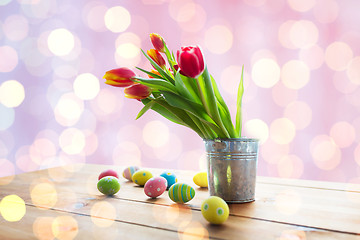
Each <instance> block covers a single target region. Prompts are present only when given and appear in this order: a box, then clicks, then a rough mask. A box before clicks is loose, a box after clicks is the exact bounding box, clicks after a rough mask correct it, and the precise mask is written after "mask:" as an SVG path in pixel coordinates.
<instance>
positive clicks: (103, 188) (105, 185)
mask: <svg viewBox="0 0 360 240" xmlns="http://www.w3.org/2000/svg"><path fill="white" fill-rule="evenodd" d="M97 188H98V190H99V191H100V192H101V193H103V194H105V195H114V194H115V193H117V192H118V191H119V190H120V183H119V179H117V178H116V177H113V176H107V177H103V178H101V179H100V180H99V181H98V184H97Z"/></svg>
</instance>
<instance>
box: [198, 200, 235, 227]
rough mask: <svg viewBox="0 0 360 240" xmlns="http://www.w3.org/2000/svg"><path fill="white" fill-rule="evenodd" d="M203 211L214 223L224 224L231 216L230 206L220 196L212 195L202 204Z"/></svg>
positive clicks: (207, 218)
mask: <svg viewBox="0 0 360 240" xmlns="http://www.w3.org/2000/svg"><path fill="white" fill-rule="evenodd" d="M201 213H202V215H203V216H204V218H205V219H206V220H207V221H208V222H210V223H212V224H222V223H223V222H225V221H226V220H227V219H228V217H229V206H228V205H227V203H226V202H225V201H224V200H223V199H222V198H220V197H217V196H211V197H209V198H207V199H206V200H204V201H203V203H202V204H201Z"/></svg>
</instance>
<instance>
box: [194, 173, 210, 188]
mask: <svg viewBox="0 0 360 240" xmlns="http://www.w3.org/2000/svg"><path fill="white" fill-rule="evenodd" d="M193 181H194V183H195V184H196V185H198V186H199V187H208V179H207V172H199V173H197V174H195V176H194V178H193Z"/></svg>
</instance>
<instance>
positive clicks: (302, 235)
mask: <svg viewBox="0 0 360 240" xmlns="http://www.w3.org/2000/svg"><path fill="white" fill-rule="evenodd" d="M108 168H112V169H114V170H117V171H118V172H122V169H123V168H122V167H120V166H104V165H74V166H67V167H58V168H53V169H48V170H41V171H37V172H33V173H24V174H20V175H17V176H15V177H12V179H11V181H10V180H9V179H6V178H3V179H0V198H3V197H4V196H6V195H10V194H17V195H18V196H20V197H21V198H22V199H23V200H24V201H25V203H26V206H27V213H26V215H25V216H24V218H23V219H22V220H21V221H19V222H15V223H9V222H6V221H5V220H3V219H2V221H1V227H0V236H4V235H2V232H3V231H2V230H4V233H6V231H10V232H9V233H11V232H13V233H16V234H15V236H17V235H19V234H20V235H21V234H22V233H23V234H24V235H23V236H24V237H25V238H27V237H28V235H29V234H30V235H31V233H29V231H30V230H29V226H32V225H33V224H34V221H36V219H37V218H38V217H42V216H43V215H42V213H46V214H49V216H52V217H53V218H54V216H55V215H56V214H59V213H62V214H67V215H71V216H72V217H73V218H75V219H76V221H77V222H78V223H81V224H85V225H86V224H87V225H86V226H87V227H86V229H90V230H91V229H97V230H96V232H97V233H98V232H102V231H104V232H108V231H110V232H111V231H115V230H113V229H115V228H116V229H118V228H126V229H128V228H129V229H132V228H134V229H139V230H135V232H137V231H140V229H141V231H142V232H149V233H150V232H151V236H154V238H146V239H158V238H156V236H158V237H161V236H163V235H164V236H165V235H166V236H168V237H169V238H165V239H173V238H175V239H177V238H180V239H187V238H189V237H195V238H205V239H206V238H210V239H212V238H214V239H287V238H289V237H287V238H286V236H296V237H298V239H329V238H332V239H359V238H360V237H359V236H358V235H357V234H360V229H359V227H358V226H359V223H360V212H359V209H360V193H358V192H357V191H353V190H356V186H355V188H353V189H352V190H351V191H348V190H347V189H346V188H344V187H346V186H341V184H338V185H336V186H335V188H334V185H330V186H327V185H326V184H325V183H317V182H314V185H311V182H309V181H305V182H303V181H301V180H296V181H295V180H283V179H278V180H276V179H269V181H268V182H267V178H259V179H258V182H257V189H256V201H255V202H253V203H248V204H231V205H230V217H229V219H228V221H227V222H226V223H225V224H223V225H222V226H213V225H210V224H208V223H207V222H206V221H205V220H204V218H203V217H202V215H201V212H200V206H201V202H202V201H203V200H204V199H206V198H207V197H208V192H207V189H202V188H198V187H196V186H195V185H194V184H193V182H192V177H193V175H194V173H193V172H190V171H173V172H174V173H175V174H176V175H177V176H178V179H179V182H185V183H188V184H190V185H192V186H193V187H194V188H195V190H196V195H195V198H194V199H193V200H192V201H190V202H189V204H184V205H179V204H174V203H173V202H172V201H171V200H170V199H169V198H168V197H167V195H162V196H161V197H160V198H158V199H155V200H153V199H149V198H148V197H147V196H146V195H145V194H144V193H143V188H141V187H136V186H135V185H134V184H133V183H131V182H129V181H127V180H125V179H124V178H122V177H121V178H120V182H121V189H120V191H119V193H118V194H116V195H115V196H114V197H105V196H103V195H101V194H100V193H99V192H98V190H97V189H96V183H97V177H98V174H99V173H100V172H101V171H102V170H105V169H108ZM150 171H151V172H153V174H154V175H158V174H160V173H161V172H162V171H163V170H160V169H150ZM3 183H7V184H3ZM165 194H167V192H166V193H165ZM44 209H45V210H44ZM53 214H55V215H53ZM0 219H1V218H0ZM94 219H97V220H95V222H96V221H100V222H101V219H102V220H103V221H105V223H106V221H108V222H109V221H110V223H112V224H111V225H109V226H106V227H99V226H98V225H97V224H95V223H94ZM99 219H100V220H99ZM22 224H25V225H26V226H27V227H26V228H23V227H22V226H23V225H22ZM119 224H120V225H121V227H120V225H119ZM9 225H11V226H12V227H10V228H9V227H8V226H9ZM79 225H80V224H79ZM100 225H101V224H100ZM105 225H106V224H105ZM113 225H114V226H117V225H119V226H118V227H115V228H114V227H112V226H113ZM124 226H126V227H124ZM129 226H131V227H129ZM5 229H8V230H5ZM79 229H80V230H79V233H78V235H77V238H78V239H91V238H86V237H85V236H84V238H83V237H82V235H81V234H86V233H82V230H81V229H82V228H79ZM129 231H130V230H129ZM30 232H31V231H30ZM130 232H131V231H130ZM157 234H158V235H157ZM20 235H19V236H20ZM26 236H27V237H26ZM139 236H140V235H139ZM126 237H127V238H126V239H129V236H127V235H126ZM161 239H163V238H162V237H161Z"/></svg>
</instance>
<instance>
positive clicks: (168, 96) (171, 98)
mask: <svg viewBox="0 0 360 240" xmlns="http://www.w3.org/2000/svg"><path fill="white" fill-rule="evenodd" d="M160 92H161V93H162V94H163V95H164V97H165V100H166V101H167V102H168V103H169V104H170V105H171V106H174V107H177V108H180V109H183V110H185V111H187V112H189V113H191V114H193V115H194V116H195V117H197V118H198V119H199V120H201V121H202V122H204V123H205V124H206V125H207V126H209V127H210V128H211V129H213V130H214V131H215V133H216V134H217V135H218V137H220V138H226V137H227V136H226V135H225V134H224V133H223V131H221V129H220V128H219V127H218V126H217V124H216V123H215V122H214V121H213V120H212V119H211V117H210V116H209V115H208V114H207V113H206V111H205V110H204V108H203V106H202V105H200V104H198V103H195V102H192V101H190V100H188V99H186V98H185V97H183V96H180V95H177V94H175V93H172V92H167V91H160Z"/></svg>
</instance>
